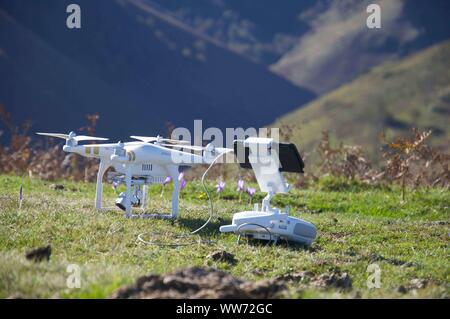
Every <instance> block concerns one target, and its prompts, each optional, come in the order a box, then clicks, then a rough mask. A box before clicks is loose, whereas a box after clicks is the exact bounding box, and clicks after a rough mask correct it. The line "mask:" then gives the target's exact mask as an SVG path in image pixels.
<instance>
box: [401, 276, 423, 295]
mask: <svg viewBox="0 0 450 319" xmlns="http://www.w3.org/2000/svg"><path fill="white" fill-rule="evenodd" d="M427 285H428V280H426V279H418V278H415V279H412V280H411V281H410V282H409V283H408V284H407V285H401V286H400V287H398V289H397V291H398V292H400V293H402V294H406V293H408V292H409V291H412V290H417V289H423V288H425V287H426V286H427Z"/></svg>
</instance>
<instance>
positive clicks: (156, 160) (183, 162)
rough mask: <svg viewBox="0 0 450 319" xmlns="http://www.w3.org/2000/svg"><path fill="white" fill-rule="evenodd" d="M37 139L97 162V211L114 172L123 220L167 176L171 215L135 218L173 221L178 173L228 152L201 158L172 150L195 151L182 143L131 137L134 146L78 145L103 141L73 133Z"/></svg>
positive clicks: (213, 152)
mask: <svg viewBox="0 0 450 319" xmlns="http://www.w3.org/2000/svg"><path fill="white" fill-rule="evenodd" d="M37 134H39V135H45V136H51V137H58V138H63V139H65V140H66V145H64V146H63V150H64V151H65V152H68V153H76V154H79V155H81V156H84V157H88V158H97V159H99V160H100V165H99V170H98V173H97V185H96V196H95V207H96V208H97V209H98V210H101V209H102V208H103V207H102V194H103V177H104V175H105V172H106V171H107V169H108V168H110V167H114V170H115V172H114V173H113V174H111V176H109V179H110V181H113V182H116V183H118V184H125V185H126V191H125V193H122V194H120V195H119V197H118V198H117V200H116V206H118V207H119V208H121V209H122V210H124V211H125V215H126V216H127V217H133V216H135V215H133V214H132V207H141V208H145V205H146V195H147V186H148V185H150V184H162V183H163V182H164V180H165V178H166V177H167V176H170V177H171V178H172V180H173V183H174V189H173V193H172V212H171V213H170V214H164V215H163V214H140V215H139V217H160V218H176V217H177V215H178V195H179V191H180V182H179V180H178V176H179V173H180V172H181V171H182V170H183V169H184V168H186V167H191V166H193V165H198V164H207V163H209V162H211V158H212V157H213V156H214V155H216V153H218V155H220V154H221V153H222V152H227V151H229V150H228V149H218V148H217V149H216V148H211V147H210V148H209V151H208V152H207V151H205V152H204V156H199V155H196V154H193V153H190V152H184V151H180V150H177V149H175V148H186V149H195V147H193V146H190V145H185V143H186V142H185V141H178V140H170V139H164V138H161V137H160V136H158V137H142V136H132V138H134V139H138V140H140V141H137V142H127V143H123V142H118V143H116V144H114V143H109V144H94V145H92V144H87V145H78V142H80V141H98V140H101V141H104V140H107V139H105V138H98V137H90V136H77V135H76V134H75V133H73V132H71V133H70V134H68V135H66V134H57V133H37Z"/></svg>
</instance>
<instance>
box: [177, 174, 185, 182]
mask: <svg viewBox="0 0 450 319" xmlns="http://www.w3.org/2000/svg"><path fill="white" fill-rule="evenodd" d="M182 180H184V173H183V172H181V173H180V174H179V175H178V181H179V182H181V181H182Z"/></svg>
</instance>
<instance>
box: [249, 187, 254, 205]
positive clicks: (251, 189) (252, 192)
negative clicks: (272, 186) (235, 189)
mask: <svg viewBox="0 0 450 319" xmlns="http://www.w3.org/2000/svg"><path fill="white" fill-rule="evenodd" d="M255 193H256V189H255V188H250V187H248V188H247V194H248V195H249V196H250V204H251V203H252V199H253V196H255Z"/></svg>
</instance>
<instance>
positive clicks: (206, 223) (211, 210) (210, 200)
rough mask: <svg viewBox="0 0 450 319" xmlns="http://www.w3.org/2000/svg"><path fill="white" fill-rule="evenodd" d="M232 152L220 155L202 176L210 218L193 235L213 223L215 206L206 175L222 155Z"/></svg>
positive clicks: (227, 151)
mask: <svg viewBox="0 0 450 319" xmlns="http://www.w3.org/2000/svg"><path fill="white" fill-rule="evenodd" d="M231 151H232V150H231V149H230V150H226V151H225V152H223V153H220V154H219V155H218V156H217V157H216V158H215V159H214V160H213V161H212V162H211V164H209V167H208V168H207V169H206V171H205V172H204V173H203V176H202V185H203V188H204V189H205V192H206V195H207V196H208V200H209V207H210V211H209V218H208V219H207V220H206V222H205V223H204V224H203V225H202V226H200V227H199V228H197V229H196V230H194V231H193V232H191V234H192V235H193V234H196V233H198V232H199V231H201V230H202V229H203V228H205V227H206V225H208V224H209V222H210V221H211V219H212V218H213V216H214V206H213V201H212V198H211V194H210V193H209V190H208V188H207V187H206V184H205V177H206V175H207V174H208V172H209V170H210V169H211V168H212V167H213V166H214V164H215V163H216V161H217V160H218V159H219V158H220V157H222V155H224V154H227V153H229V152H231Z"/></svg>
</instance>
